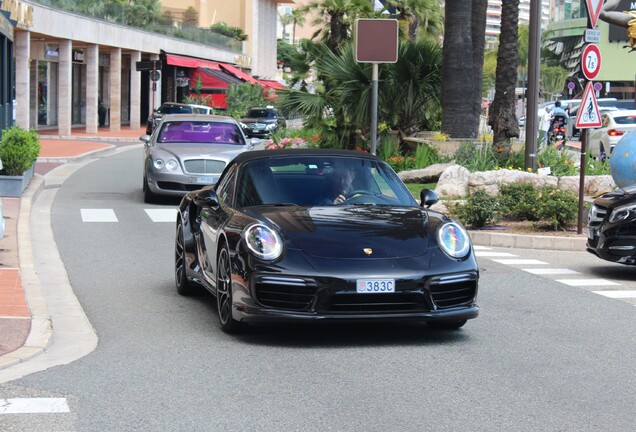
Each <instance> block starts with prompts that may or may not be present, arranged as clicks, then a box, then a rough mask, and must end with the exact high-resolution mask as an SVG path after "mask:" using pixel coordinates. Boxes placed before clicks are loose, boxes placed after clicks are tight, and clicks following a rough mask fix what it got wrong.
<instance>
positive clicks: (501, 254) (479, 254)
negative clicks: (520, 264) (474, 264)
mask: <svg viewBox="0 0 636 432" xmlns="http://www.w3.org/2000/svg"><path fill="white" fill-rule="evenodd" d="M475 256H476V257H482V258H491V257H514V256H517V255H514V254H511V253H508V252H494V251H475Z"/></svg>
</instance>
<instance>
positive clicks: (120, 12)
mask: <svg viewBox="0 0 636 432" xmlns="http://www.w3.org/2000/svg"><path fill="white" fill-rule="evenodd" d="M31 1H32V2H33V3H37V4H41V5H43V6H48V7H51V8H54V9H59V10H64V11H67V12H72V13H75V14H78V15H82V16H85V17H89V18H94V19H98V20H101V21H105V22H109V23H114V24H120V25H124V26H128V27H131V28H136V29H140V30H145V31H149V32H153V33H158V34H163V35H166V36H171V37H176V38H179V39H184V40H187V41H191V42H197V43H200V44H203V45H208V46H212V47H215V48H221V49H226V50H229V51H234V52H238V53H240V52H242V51H243V44H242V42H241V41H238V40H236V39H233V38H231V37H228V36H225V35H222V34H218V33H214V32H212V31H211V30H209V29H205V28H200V27H194V26H191V25H187V24H183V23H177V22H173V21H172V19H171V18H170V17H166V16H163V15H157V14H153V13H151V12H150V13H144V12H146V11H133V10H132V9H131V7H130V6H128V5H123V4H120V3H115V2H112V1H108V0H31Z"/></svg>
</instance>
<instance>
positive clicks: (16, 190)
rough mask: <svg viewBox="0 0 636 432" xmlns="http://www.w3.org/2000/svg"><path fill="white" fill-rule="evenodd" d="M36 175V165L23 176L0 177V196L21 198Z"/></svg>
mask: <svg viewBox="0 0 636 432" xmlns="http://www.w3.org/2000/svg"><path fill="white" fill-rule="evenodd" d="M34 173H35V164H33V165H31V168H29V169H28V170H26V171H25V172H24V173H23V174H22V175H21V176H6V175H0V196H3V197H19V196H22V192H24V190H25V189H26V187H27V186H28V185H29V182H30V181H31V179H32V178H33V174H34Z"/></svg>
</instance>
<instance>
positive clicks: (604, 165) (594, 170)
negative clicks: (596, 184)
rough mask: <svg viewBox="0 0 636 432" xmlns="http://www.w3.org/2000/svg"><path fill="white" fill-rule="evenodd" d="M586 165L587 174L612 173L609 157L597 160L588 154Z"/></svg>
mask: <svg viewBox="0 0 636 432" xmlns="http://www.w3.org/2000/svg"><path fill="white" fill-rule="evenodd" d="M586 162H587V163H586V165H585V175H610V174H611V171H610V164H609V159H605V160H596V159H594V157H592V156H591V155H588V157H587V159H586Z"/></svg>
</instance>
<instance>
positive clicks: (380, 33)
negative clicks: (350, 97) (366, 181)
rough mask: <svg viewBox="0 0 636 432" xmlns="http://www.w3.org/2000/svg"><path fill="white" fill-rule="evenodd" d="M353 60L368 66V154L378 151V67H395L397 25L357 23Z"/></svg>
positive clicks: (386, 21)
mask: <svg viewBox="0 0 636 432" xmlns="http://www.w3.org/2000/svg"><path fill="white" fill-rule="evenodd" d="M354 39H355V59H356V61H357V62H358V63H371V64H372V67H373V69H372V71H371V126H370V133H371V154H373V155H375V154H376V151H377V147H378V64H379V63H395V62H397V55H398V21H397V20H395V19H362V18H360V19H357V20H356V22H355V28H354Z"/></svg>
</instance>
